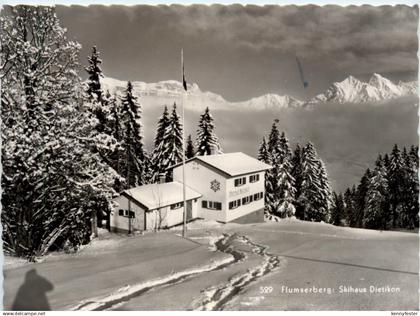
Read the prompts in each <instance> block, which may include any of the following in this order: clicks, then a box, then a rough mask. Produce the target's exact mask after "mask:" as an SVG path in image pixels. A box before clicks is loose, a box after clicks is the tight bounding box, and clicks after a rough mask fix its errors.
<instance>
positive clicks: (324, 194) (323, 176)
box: [318, 159, 332, 221]
mask: <svg viewBox="0 0 420 316" xmlns="http://www.w3.org/2000/svg"><path fill="white" fill-rule="evenodd" d="M318 178H319V195H320V196H319V201H318V212H320V213H322V214H324V218H325V219H324V221H329V219H330V207H331V204H332V193H331V187H330V182H329V180H328V174H327V169H326V167H325V164H324V162H323V161H322V160H320V159H319V160H318Z"/></svg>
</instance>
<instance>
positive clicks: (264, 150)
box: [257, 137, 270, 164]
mask: <svg viewBox="0 0 420 316" xmlns="http://www.w3.org/2000/svg"><path fill="white" fill-rule="evenodd" d="M257 158H258V160H260V161H262V162H264V163H266V164H269V163H270V157H269V154H268V145H267V142H266V140H265V137H263V140H262V142H261V144H260V147H259V148H258V157H257Z"/></svg>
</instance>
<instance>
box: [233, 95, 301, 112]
mask: <svg viewBox="0 0 420 316" xmlns="http://www.w3.org/2000/svg"><path fill="white" fill-rule="evenodd" d="M232 105H233V106H238V107H243V108H250V109H259V110H263V109H286V108H297V107H300V106H302V105H303V102H302V101H300V100H298V99H295V98H293V97H291V96H288V95H278V94H274V93H268V94H264V95H262V96H259V97H256V98H252V99H250V100H248V101H244V102H235V103H232Z"/></svg>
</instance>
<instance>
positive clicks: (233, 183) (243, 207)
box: [173, 152, 271, 223]
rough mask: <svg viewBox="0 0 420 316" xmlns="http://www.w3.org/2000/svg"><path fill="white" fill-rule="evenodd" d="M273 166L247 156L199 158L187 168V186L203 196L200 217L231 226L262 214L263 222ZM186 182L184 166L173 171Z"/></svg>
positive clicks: (189, 163) (223, 155)
mask: <svg viewBox="0 0 420 316" xmlns="http://www.w3.org/2000/svg"><path fill="white" fill-rule="evenodd" d="M270 168H271V166H269V165H267V164H265V163H263V162H261V161H259V160H257V159H255V158H252V157H250V156H248V155H246V154H244V153H241V152H239V153H229V154H219V155H210V156H197V157H194V158H192V159H190V160H188V161H187V162H186V164H185V182H186V184H187V186H188V187H189V188H192V189H193V190H195V191H197V192H200V193H201V194H202V197H201V200H200V203H199V205H198V216H199V217H200V218H203V219H209V220H216V221H219V222H223V223H227V222H231V221H234V220H237V219H239V218H242V217H245V216H248V215H250V214H252V213H258V216H257V217H259V218H260V219H261V220H263V216H264V196H265V172H266V171H267V170H268V169H270ZM173 179H174V181H179V182H182V165H180V164H179V165H176V166H174V167H173Z"/></svg>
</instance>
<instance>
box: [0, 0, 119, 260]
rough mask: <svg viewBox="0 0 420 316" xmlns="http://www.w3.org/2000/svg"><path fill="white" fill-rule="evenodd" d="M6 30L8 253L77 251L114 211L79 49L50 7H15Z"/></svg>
mask: <svg viewBox="0 0 420 316" xmlns="http://www.w3.org/2000/svg"><path fill="white" fill-rule="evenodd" d="M1 29H2V32H1V34H0V37H1V38H0V39H1V42H2V50H1V63H2V64H1V76H2V112H1V118H2V123H3V124H2V164H3V174H2V189H3V190H2V204H3V208H2V214H1V216H2V224H3V242H4V244H3V247H4V249H5V251H6V252H9V253H12V254H15V255H19V256H28V257H33V256H36V255H43V254H45V253H46V252H47V251H48V250H49V249H50V248H52V247H54V248H56V249H57V248H62V247H63V245H64V244H70V245H72V246H73V247H74V248H77V247H78V246H80V245H81V244H82V243H85V242H87V241H88V240H89V236H90V233H91V219H92V214H93V213H94V212H97V211H99V210H101V211H105V210H106V209H109V207H110V206H109V205H108V203H107V201H108V200H109V198H110V195H111V194H112V189H111V185H112V179H113V175H112V170H110V169H109V168H108V166H107V165H106V164H104V163H103V162H102V159H101V158H100V157H99V156H98V154H97V153H95V152H93V150H92V149H93V146H92V144H96V143H97V141H98V140H97V139H96V136H97V132H96V131H95V130H93V129H92V128H91V126H92V124H91V122H90V119H89V118H88V116H87V114H86V113H85V112H83V107H82V105H81V104H80V103H78V101H80V98H79V96H80V94H79V91H80V90H81V84H80V78H79V76H78V74H77V71H76V70H77V67H78V63H77V61H78V53H79V49H80V45H79V44H78V43H76V42H72V41H69V40H68V39H67V37H66V31H65V29H63V28H62V27H61V26H60V24H59V20H58V18H57V16H56V13H55V10H54V9H53V8H50V7H41V6H39V7H28V6H15V7H11V8H10V9H9V10H8V11H7V12H4V14H3V16H2V19H1Z"/></svg>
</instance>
